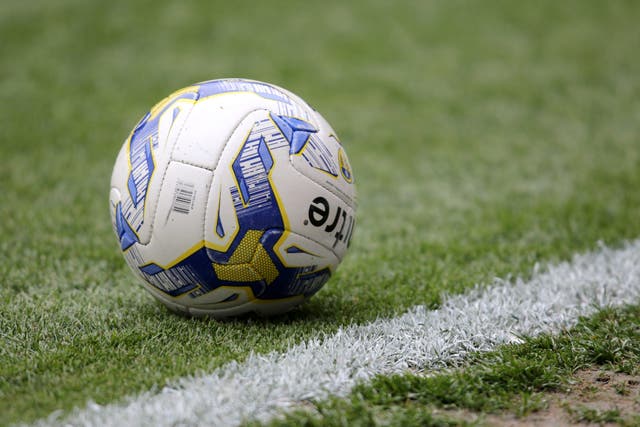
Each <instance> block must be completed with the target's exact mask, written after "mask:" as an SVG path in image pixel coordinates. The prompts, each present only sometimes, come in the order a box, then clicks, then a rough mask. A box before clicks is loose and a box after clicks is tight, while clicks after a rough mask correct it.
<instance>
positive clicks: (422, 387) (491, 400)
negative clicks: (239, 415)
mask: <svg viewBox="0 0 640 427" xmlns="http://www.w3.org/2000/svg"><path fill="white" fill-rule="evenodd" d="M639 324H640V306H639V305H634V306H629V307H626V308H624V309H617V310H613V309H605V310H602V311H600V312H599V313H598V314H596V315H594V316H592V317H591V318H585V319H582V320H581V321H580V323H579V324H578V325H577V326H576V327H574V328H572V329H571V330H569V331H565V332H563V333H562V334H560V335H558V336H553V335H543V336H539V337H537V338H530V339H527V340H526V341H525V342H524V343H523V344H513V345H506V346H502V347H501V348H499V349H498V350H496V351H493V352H491V353H486V354H478V355H476V356H475V357H471V358H470V359H469V361H468V362H467V364H466V365H465V367H464V368H460V369H456V370H452V371H449V372H442V373H439V374H436V375H432V376H418V375H396V376H391V377H378V378H377V379H375V380H373V381H372V383H371V384H367V385H361V386H358V387H356V389H354V390H353V392H352V393H351V395H350V396H349V398H347V399H337V398H333V399H330V400H327V401H324V402H318V403H316V404H315V405H314V406H313V409H314V411H313V413H310V412H309V411H298V412H296V413H293V414H289V415H286V416H285V417H284V418H283V419H280V420H276V421H273V422H272V423H270V425H271V426H274V427H275V426H286V425H307V426H345V425H348V426H352V425H362V426H365V425H398V426H400V425H402V426H407V425H448V423H451V424H452V425H457V423H459V422H460V420H456V419H455V418H453V419H450V418H452V417H449V418H446V417H442V415H438V414H436V415H434V408H440V409H448V410H450V411H451V412H452V413H453V410H455V409H462V410H468V411H472V412H471V413H498V414H499V413H502V412H504V411H509V412H512V413H515V414H516V415H517V416H525V415H528V414H530V413H531V412H533V411H537V410H540V409H543V408H544V407H545V401H544V397H545V395H544V393H546V392H551V391H560V390H562V389H563V388H564V389H566V388H567V385H568V384H567V382H568V380H570V379H571V376H572V374H574V373H575V372H576V371H577V370H580V369H585V368H588V367H592V366H602V367H605V368H607V369H610V370H614V371H616V372H625V373H628V374H633V375H638V374H639V373H640V328H638V325H639ZM570 414H571V416H572V418H573V419H574V420H575V421H576V422H579V421H587V422H592V423H606V422H618V423H623V422H626V418H625V417H623V416H622V415H621V413H620V410H617V409H611V410H602V411H598V410H596V409H593V408H588V407H584V406H577V407H575V408H570Z"/></svg>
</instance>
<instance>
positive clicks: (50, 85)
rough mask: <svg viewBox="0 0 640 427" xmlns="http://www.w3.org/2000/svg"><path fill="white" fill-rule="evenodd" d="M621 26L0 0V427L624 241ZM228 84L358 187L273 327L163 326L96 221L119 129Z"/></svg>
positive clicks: (465, 13)
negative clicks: (345, 159)
mask: <svg viewBox="0 0 640 427" xmlns="http://www.w3.org/2000/svg"><path fill="white" fill-rule="evenodd" d="M639 18H640V6H639V5H638V4H637V3H635V2H616V3H611V4H606V3H602V2H598V1H589V2H587V1H578V0H575V1H567V2H562V3H561V4H558V3H557V2H552V1H544V2H541V3H536V4H535V5H534V4H532V5H524V4H519V3H512V2H508V1H491V2H459V1H434V2H419V3H417V4H415V3H414V2H400V3H398V2H393V3H389V2H384V1H367V2H365V1H362V2H349V3H344V2H339V1H327V2H315V3H313V4H311V3H309V4H305V5H304V7H303V6H301V5H299V4H297V3H288V2H278V1H274V2H268V3H265V2H260V3H255V2H249V1H245V0H240V1H236V2H232V3H229V2H224V3H223V2H206V1H195V0H194V1H186V2H169V1H155V2H151V1H135V2H134V1H130V2H129V1H114V2H108V3H105V2H98V1H79V0H68V1H55V2H53V1H33V2H21V3H15V4H10V3H2V4H0V40H2V47H1V48H0V64H1V66H0V158H1V159H2V164H1V165H0V236H2V239H1V240H0V283H1V289H0V360H2V363H0V424H6V423H10V422H16V421H30V420H33V419H36V418H39V417H43V416H46V415H48V414H49V413H50V412H51V411H53V410H56V409H62V410H69V409H71V408H72V407H73V406H82V405H84V403H85V402H86V400H87V399H94V400H95V401H97V402H110V401H113V400H117V399H119V398H121V397H123V396H125V395H129V394H133V393H136V392H138V391H141V390H146V389H148V388H149V387H152V386H161V385H162V384H163V383H164V382H165V381H166V380H167V379H170V378H176V377H178V376H182V375H186V374H191V373H195V372H199V371H209V370H211V369H213V368H215V367H217V366H220V365H221V364H223V363H225V362H227V361H230V360H241V359H242V358H244V357H245V356H246V355H247V353H248V352H249V351H252V350H253V351H257V352H266V351H270V350H282V349H285V348H286V347H287V346H288V345H289V344H291V343H294V342H298V341H300V340H302V339H305V338H307V337H310V336H314V335H316V334H318V333H320V332H323V331H332V330H335V329H336V328H337V327H338V326H340V325H344V324H348V323H352V322H364V321H367V320H371V319H373V318H375V317H377V316H387V315H393V314H396V313H399V312H402V311H403V310H404V309H405V308H407V307H409V306H412V305H414V304H427V305H429V306H436V305H437V304H438V302H439V301H440V294H441V293H442V292H453V293H456V292H460V291H462V290H464V289H466V288H468V287H469V286H471V285H473V284H474V283H477V282H480V283H486V282H488V281H489V280H490V279H491V278H492V277H494V276H500V277H504V276H506V275H508V274H525V275H526V274H528V272H530V271H531V268H532V266H533V265H534V264H535V263H536V262H546V261H553V260H557V259H564V258H568V257H569V256H570V254H572V253H573V252H575V251H580V250H584V249H587V248H592V247H594V246H595V243H596V241H597V240H599V239H602V240H604V241H606V242H607V243H610V244H616V243H617V242H620V241H621V240H624V239H628V238H635V237H637V236H638V235H640V221H639V220H638V218H640V191H638V188H640V150H639V149H638V147H639V145H638V135H640V120H639V118H640V80H638V79H637V76H638V75H640V59H638V55H637V43H638V40H640V27H638V25H637V22H638V19H639ZM229 76H239V77H247V78H254V79H258V80H264V81H269V82H272V83H275V84H278V85H281V86H284V87H286V88H289V89H290V90H292V91H294V92H296V93H298V94H299V95H301V96H302V97H303V98H305V99H307V100H309V101H310V102H311V104H312V105H314V106H315V107H316V108H318V109H319V110H320V111H321V112H322V113H323V114H324V115H325V117H326V118H327V119H328V120H329V121H330V122H331V123H332V124H333V125H334V127H335V128H336V130H337V131H338V133H339V134H340V136H341V139H342V140H343V142H345V144H346V148H347V151H348V153H349V156H350V159H351V162H352V165H353V168H354V171H355V174H356V180H357V185H358V190H359V196H360V207H359V224H358V227H357V229H356V234H355V237H354V241H353V245H352V248H351V251H350V254H349V255H348V257H347V259H346V260H345V261H344V263H343V265H342V266H341V268H340V270H339V271H338V274H336V276H335V277H334V278H333V279H332V280H331V282H330V283H328V284H327V286H326V288H325V289H324V290H322V291H321V292H320V293H319V294H318V295H317V296H316V297H315V298H314V299H313V300H312V301H311V302H310V303H309V304H308V305H306V306H305V307H303V308H301V309H300V310H297V311H295V312H293V313H291V314H289V315H287V316H283V317H280V318H276V319H272V320H264V319H256V318H249V319H243V320H238V321H232V322H224V323H221V322H215V321H194V320H188V319H182V318H178V317H176V316H173V315H171V314H169V313H168V312H166V311H165V310H164V309H163V308H162V307H160V306H158V305H156V304H155V303H154V302H153V301H152V300H151V299H150V298H149V297H148V296H147V295H146V294H145V293H144V292H143V291H142V290H141V289H140V288H139V287H138V286H137V285H136V284H135V281H134V278H133V276H132V275H131V273H130V272H129V271H128V269H127V267H126V266H125V264H124V261H123V259H122V257H121V255H120V254H119V252H118V246H117V244H116V240H115V237H114V236H113V233H112V231H111V226H110V222H109V217H108V206H107V197H108V182H109V176H110V173H111V167H112V165H113V161H114V160H115V155H116V153H117V151H118V149H119V147H120V145H121V143H122V141H123V139H124V137H125V136H126V135H127V133H128V132H129V130H130V128H131V127H132V126H133V125H134V124H135V122H136V121H137V119H138V118H139V117H140V116H142V114H144V112H145V111H146V110H147V109H148V108H149V107H150V106H151V105H152V104H153V103H154V102H155V101H157V100H159V99H160V98H162V97H163V96H165V95H166V94H168V93H169V92H171V91H172V90H174V89H176V88H179V87H182V86H186V85H188V84H190V83H193V82H196V81H201V80H206V79H210V78H219V77H229Z"/></svg>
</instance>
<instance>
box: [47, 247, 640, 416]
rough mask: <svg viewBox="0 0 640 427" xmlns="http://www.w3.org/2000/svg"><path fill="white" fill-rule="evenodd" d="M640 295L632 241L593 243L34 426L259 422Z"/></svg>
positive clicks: (638, 254) (549, 329)
mask: <svg viewBox="0 0 640 427" xmlns="http://www.w3.org/2000/svg"><path fill="white" fill-rule="evenodd" d="M639 297H640V240H637V241H634V242H632V243H628V244H626V245H624V246H623V247H622V248H620V249H611V248H607V247H604V246H601V247H600V249H599V250H598V251H594V252H590V253H586V254H582V255H576V256H574V257H573V259H572V260H571V261H570V262H563V263H561V264H558V265H553V266H549V267H548V268H546V269H540V268H535V269H534V274H533V275H532V277H531V279H530V280H528V281H524V280H521V279H516V280H514V281H510V280H509V279H496V280H495V281H494V283H493V284H491V285H490V286H488V287H481V286H476V287H475V288H474V289H473V290H472V291H470V292H467V293H465V294H463V295H458V296H452V297H448V298H446V299H445V301H444V303H443V305H442V306H441V307H440V308H438V309H437V310H433V311H429V310H427V309H426V308H425V307H423V306H417V307H414V308H413V309H411V310H409V311H408V312H407V313H406V314H404V315H402V316H399V317H397V318H393V319H379V320H376V321H374V322H371V323H369V324H367V325H363V326H350V327H346V328H343V329H340V330H339V331H338V332H337V333H335V334H333V335H330V336H325V337H321V338H318V339H313V340H310V341H308V342H306V343H303V344H300V345H297V346H295V347H292V348H291V349H290V350H289V351H287V352H285V353H275V352H274V353H270V354H268V355H256V354H253V355H251V356H249V357H248V358H247V360H246V361H245V362H243V363H234V362H232V363H229V364H227V365H225V366H223V367H222V368H219V369H217V370H215V371H214V372H213V373H212V374H210V375H206V376H200V377H190V378H184V379H181V380H179V381H177V382H175V383H174V384H173V385H171V386H167V387H165V388H163V389H162V390H161V391H160V392H158V393H154V392H146V393H143V394H141V395H140V396H138V397H134V398H131V399H129V400H128V401H126V402H124V403H122V404H111V405H106V406H101V405H95V404H90V405H88V406H87V407H86V408H85V409H82V410H76V411H74V412H73V413H72V414H71V415H70V416H69V417H68V418H65V419H59V418H58V417H57V416H56V415H55V414H54V415H52V416H51V417H49V419H47V420H43V421H41V422H39V423H37V424H38V425H57V424H65V425H68V424H71V425H101V426H110V425H113V426H115V425H154V426H157V425H237V424H239V423H241V422H243V421H247V420H251V419H255V420H261V421H267V420H269V419H270V418H271V417H273V416H274V415H275V414H277V413H278V412H279V411H282V410H286V409H287V408H295V407H296V405H297V403H299V402H301V401H304V400H310V399H314V400H315V399H323V398H326V397H327V396H329V395H337V396H344V395H346V394H347V393H348V392H349V391H350V390H351V389H352V388H353V387H354V386H355V385H356V384H358V383H361V382H365V381H367V380H370V379H371V378H373V377H374V376H376V375H381V374H382V375H387V374H394V373H401V372H406V371H407V370H414V371H423V370H428V369H436V368H440V367H443V366H451V365H455V364H456V363H459V362H460V361H462V360H463V359H464V358H465V357H466V356H467V355H469V354H470V353H473V352H478V351H480V352H482V351H490V350H492V349H493V348H495V346H497V345H499V344H504V343H510V342H518V341H520V338H519V337H521V336H535V335H538V334H540V333H553V332H556V331H559V330H561V329H563V328H566V327H570V326H573V325H574V324H576V322H577V320H578V318H579V317H580V316H584V315H589V314H592V313H594V312H595V311H596V310H597V309H598V308H599V307H605V306H618V305H621V304H624V303H629V302H631V301H635V300H637V299H638V298H639Z"/></svg>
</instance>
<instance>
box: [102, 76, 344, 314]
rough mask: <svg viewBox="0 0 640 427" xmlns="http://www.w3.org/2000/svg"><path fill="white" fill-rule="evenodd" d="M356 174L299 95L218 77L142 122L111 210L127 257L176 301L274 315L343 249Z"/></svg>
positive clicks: (165, 298) (189, 308) (184, 307)
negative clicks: (354, 175) (218, 78)
mask: <svg viewBox="0 0 640 427" xmlns="http://www.w3.org/2000/svg"><path fill="white" fill-rule="evenodd" d="M353 181H354V178H353V172H352V170H351V166H350V165H349V160H348V158H347V154H346V153H345V151H344V148H343V147H342V144H341V143H340V141H339V139H338V137H337V136H336V133H335V131H334V130H333V129H332V128H331V126H330V125H329V124H328V123H327V121H326V120H325V119H324V118H323V117H322V116H321V115H320V114H319V113H318V112H317V111H315V110H314V109H313V108H311V107H310V106H309V105H308V104H307V103H306V102H304V101H303V100H302V99H301V98H299V97H298V96H296V95H294V94H293V93H291V92H289V91H287V90H285V89H282V88H280V87H277V86H274V85H271V84H267V83H262V82H258V81H251V80H242V79H225V80H212V81H207V82H203V83H198V84H195V85H193V86H189V87H186V88H184V89H181V90H179V91H177V92H175V93H173V94H172V95H170V96H169V97H167V98H165V99H164V100H162V101H160V102H159V103H158V104H157V105H156V106H154V107H153V108H152V109H151V111H150V112H149V113H147V114H146V115H145V116H144V117H143V118H142V119H141V120H140V122H139V123H138V124H137V125H136V126H135V128H134V129H133V131H132V132H131V134H130V135H129V137H128V138H127V139H126V140H125V142H124V145H123V146H122V149H121V150H120V153H119V154H118V158H117V160H116V163H115V166H114V168H113V175H112V177H111V192H110V195H109V200H110V208H111V220H112V224H113V229H114V231H115V233H116V235H117V237H118V240H119V243H120V249H121V250H122V253H123V255H124V258H125V260H126V262H127V264H128V265H129V266H130V267H131V269H132V270H133V272H134V273H135V274H136V275H137V276H138V277H140V278H141V279H142V284H143V286H144V288H145V289H146V290H147V291H149V292H150V293H151V294H152V295H153V296H154V297H156V298H157V299H158V300H160V301H161V302H162V303H164V304H165V305H166V306H167V307H169V308H170V309H171V310H173V311H177V312H182V313H186V314H190V315H196V316H198V315H200V316H204V315H210V316H213V317H225V316H234V315H240V314H243V313H246V312H251V311H254V312H258V313H262V314H276V313H282V312H284V311H287V310H289V309H291V308H293V307H295V306H297V305H298V304H300V303H302V302H303V301H305V300H307V299H308V298H310V297H311V296H312V295H313V294H315V293H316V292H317V291H318V290H319V289H320V288H321V287H322V286H323V285H324V283H325V282H326V281H327V280H328V279H329V277H330V276H331V274H332V273H333V272H334V271H335V269H336V267H337V266H338V264H339V263H340V261H341V260H342V258H343V257H344V255H345V252H346V251H347V248H348V246H349V242H350V241H351V236H352V235H353V230H354V226H355V211H356V193H355V187H354V182H353Z"/></svg>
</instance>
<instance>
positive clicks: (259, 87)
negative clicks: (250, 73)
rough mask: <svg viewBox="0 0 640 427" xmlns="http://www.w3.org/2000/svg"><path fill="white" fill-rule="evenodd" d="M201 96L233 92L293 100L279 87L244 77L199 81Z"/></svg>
mask: <svg viewBox="0 0 640 427" xmlns="http://www.w3.org/2000/svg"><path fill="white" fill-rule="evenodd" d="M198 86H199V89H198V92H199V93H200V97H201V98H206V97H208V96H214V95H219V94H221V93H231V92H250V93H255V94H256V95H259V96H261V97H263V98H266V99H271V100H274V101H278V102H284V103H286V104H290V103H291V101H290V100H289V98H288V97H287V96H285V95H284V94H283V93H282V92H281V91H280V90H279V89H277V88H275V87H273V86H271V85H269V84H266V83H262V82H256V81H251V80H242V79H229V80H210V81H206V82H201V83H198Z"/></svg>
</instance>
